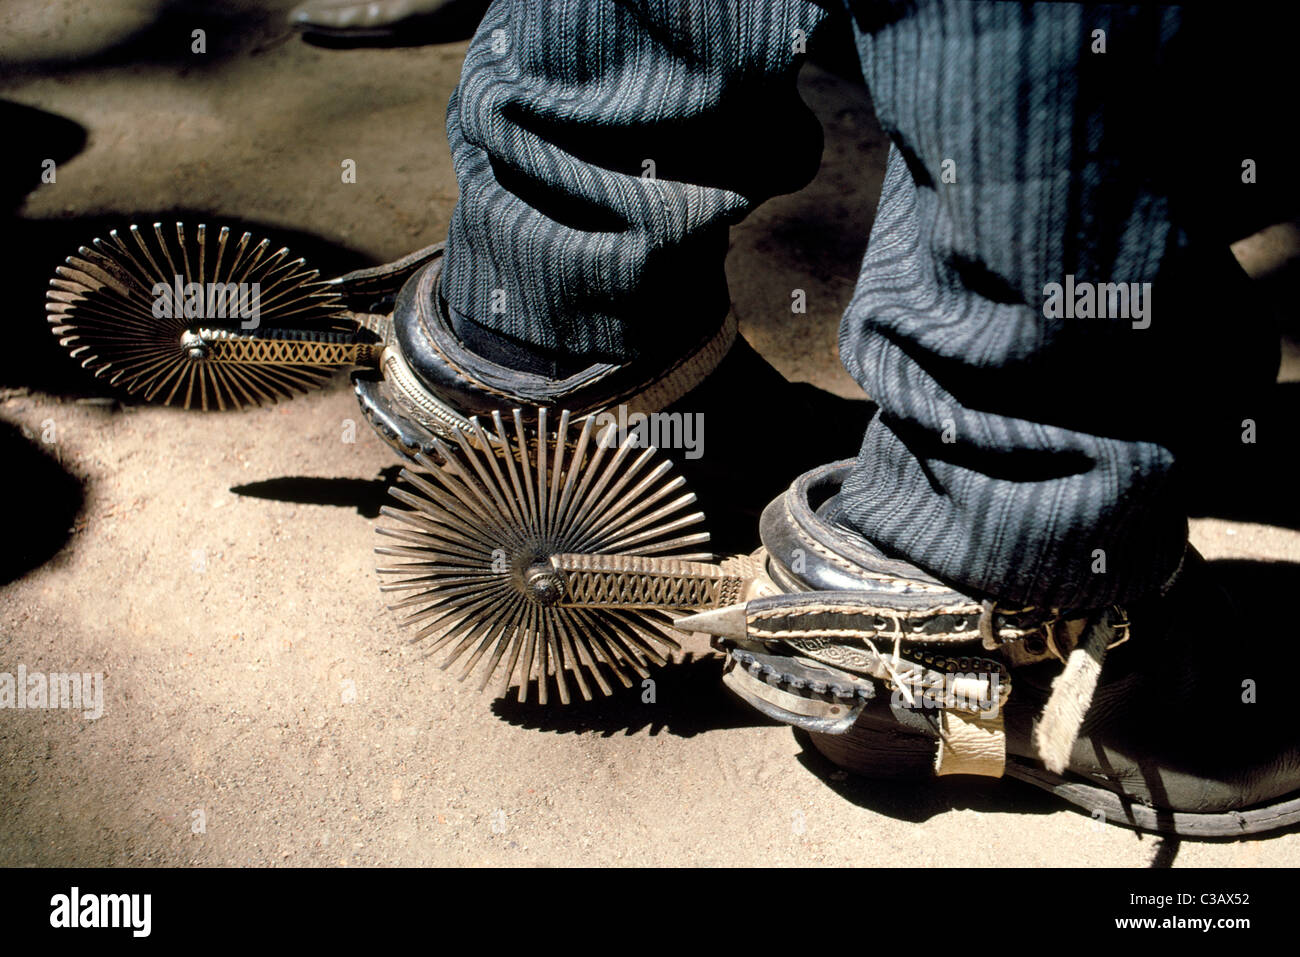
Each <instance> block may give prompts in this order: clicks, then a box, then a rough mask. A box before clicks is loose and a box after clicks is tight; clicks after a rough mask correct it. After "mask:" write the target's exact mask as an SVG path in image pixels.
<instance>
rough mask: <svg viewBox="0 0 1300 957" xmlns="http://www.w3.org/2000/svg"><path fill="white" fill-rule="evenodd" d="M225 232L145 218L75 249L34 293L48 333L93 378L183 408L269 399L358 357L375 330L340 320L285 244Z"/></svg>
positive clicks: (330, 291) (327, 287)
mask: <svg viewBox="0 0 1300 957" xmlns="http://www.w3.org/2000/svg"><path fill="white" fill-rule="evenodd" d="M232 236H233V234H232V233H231V232H230V230H229V229H228V228H226V227H222V228H221V229H220V230H219V231H218V232H217V233H216V236H215V237H211V236H210V235H209V231H208V228H207V227H206V226H204V225H200V226H199V227H198V228H197V230H196V231H195V235H194V237H193V238H192V239H191V238H190V237H189V236H188V235H187V233H186V231H185V226H184V225H183V224H182V223H176V228H175V234H174V235H169V234H168V232H166V231H164V229H163V225H162V223H154V224H153V229H152V231H151V232H148V233H147V232H145V231H142V230H141V229H140V228H139V227H138V226H131V227H130V228H129V229H128V230H127V231H126V238H124V237H123V236H122V235H121V234H119V233H118V231H117V230H112V231H111V232H109V234H108V238H107V239H96V240H94V242H93V243H92V244H91V246H90V247H86V246H82V247H80V248H79V249H78V250H77V255H76V256H69V257H68V258H67V260H66V262H65V265H62V266H59V267H58V269H57V270H56V276H55V278H53V279H52V280H50V289H49V290H48V291H47V293H46V312H47V313H48V319H49V321H50V323H51V324H52V325H53V327H54V333H55V335H57V336H59V341H60V343H61V344H62V345H64V346H66V347H67V348H68V349H69V350H70V351H71V354H72V356H73V357H74V358H77V359H79V360H81V365H82V366H83V367H84V368H86V369H88V370H90V371H91V372H92V373H94V374H95V375H96V376H100V377H107V379H108V380H109V381H110V382H111V383H113V384H114V385H116V386H119V387H121V388H123V389H125V390H126V391H127V392H128V393H131V394H135V393H142V394H143V395H144V398H145V399H147V400H157V401H161V402H164V403H167V404H173V403H178V404H181V405H183V406H185V407H186V408H189V407H191V406H198V407H200V408H203V409H209V408H216V409H228V408H241V407H243V406H247V405H260V404H262V403H264V402H274V401H275V400H277V399H279V398H289V397H292V396H293V395H294V394H296V393H300V392H305V391H307V390H309V389H312V388H315V387H318V386H320V385H321V384H323V383H324V382H325V381H326V380H327V379H328V377H329V374H330V372H331V371H332V369H333V368H334V367H336V366H338V365H344V364H350V363H352V362H356V361H362V359H363V356H364V357H365V358H366V360H369V359H370V357H371V353H372V351H373V350H371V349H369V348H362V345H363V344H365V343H368V342H373V341H374V338H375V337H374V335H373V334H372V333H370V332H368V331H364V330H360V329H359V327H358V324H357V323H356V322H354V321H351V320H350V319H349V318H348V316H347V315H346V314H345V312H344V309H343V304H342V300H341V299H340V297H339V294H338V289H337V287H336V286H334V285H331V284H328V283H326V282H323V281H321V280H320V279H319V275H320V273H319V271H318V270H314V269H307V268H306V266H305V264H304V261H303V260H302V259H301V258H299V259H291V258H290V257H289V250H288V249H287V248H281V249H279V250H276V251H275V252H271V251H270V250H271V244H270V241H269V240H266V239H263V240H261V241H260V242H254V241H253V237H252V236H251V235H250V234H249V233H244V234H243V235H242V236H240V237H239V238H238V239H237V240H234V241H233V242H232ZM210 240H211V241H210ZM331 336H332V337H333V338H331ZM342 340H348V341H347V342H344V341H342Z"/></svg>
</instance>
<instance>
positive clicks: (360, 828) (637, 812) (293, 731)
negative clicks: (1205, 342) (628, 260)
mask: <svg viewBox="0 0 1300 957" xmlns="http://www.w3.org/2000/svg"><path fill="white" fill-rule="evenodd" d="M209 6H210V5H208V4H201V3H197V2H180V3H162V2H157V0H153V2H144V0H136V2H132V0H112V2H109V0H105V2H101V3H97V4H86V3H84V2H73V0H11V2H9V3H6V4H5V5H4V6H3V7H2V8H0V100H2V101H9V104H8V105H5V110H6V112H5V114H4V115H5V117H6V118H7V120H8V122H7V123H6V127H7V128H8V130H9V131H10V134H11V135H10V138H9V139H8V141H7V143H6V145H5V153H6V158H5V160H4V162H5V163H6V164H12V168H8V169H6V170H5V172H6V173H7V174H8V175H5V176H4V177H3V180H2V183H3V185H2V186H0V189H2V190H3V191H4V192H3V195H4V198H5V199H6V200H8V201H9V202H7V204H6V207H5V210H4V214H5V216H6V219H5V226H4V228H5V230H6V231H7V236H6V238H7V243H6V257H5V258H6V261H5V263H4V265H3V267H0V268H3V271H4V272H3V279H4V282H5V284H6V286H5V287H6V288H7V289H10V290H13V298H11V300H10V302H11V309H10V311H9V315H8V317H7V319H8V322H7V328H8V329H9V332H10V336H11V345H12V348H11V349H10V350H9V351H8V354H7V355H6V356H5V358H4V359H3V361H2V362H0V374H2V376H3V378H0V387H2V389H3V391H0V420H3V421H2V423H0V456H3V462H4V465H5V469H4V473H5V483H6V485H5V492H6V493H7V494H6V499H5V501H6V503H7V508H8V510H9V513H10V515H9V521H7V522H6V523H5V527H6V529H7V531H6V534H5V538H4V549H5V550H6V552H7V553H8V554H7V555H6V558H5V560H4V561H5V564H4V569H3V570H4V575H3V576H2V577H0V582H7V584H3V586H2V587H0V671H8V672H14V671H16V669H17V667H18V665H19V664H22V665H24V666H25V667H26V668H27V669H28V671H74V670H75V671H81V672H102V673H103V675H104V680H105V686H104V713H103V716H102V717H100V718H99V719H97V720H86V719H84V718H83V717H82V716H81V715H79V714H73V713H69V712H67V711H13V710H8V711H3V712H0V865H27V864H34V865H91V866H98V865H142V864H166V865H187V864H202V865H218V864H220V865H231V864H234V865H242V864H249V865H344V866H347V865H452V864H508V865H531V864H549V865H611V864H650V865H676V864H706V865H757V864H778V865H795V864H829V865H846V864H847V865H918V866H929V865H943V866H961V867H966V866H973V865H1031V866H1032V865H1054V866H1091V865H1117V864H1118V865H1128V866H1134V867H1144V866H1167V865H1170V864H1172V865H1174V866H1184V865H1202V866H1207V865H1208V866H1224V867H1239V866H1259V865H1293V864H1296V863H1298V862H1300V835H1297V834H1294V833H1293V834H1288V835H1283V836H1281V837H1276V838H1273V839H1269V840H1263V841H1253V842H1243V843H1195V842H1182V843H1180V842H1177V841H1170V840H1158V839H1153V838H1151V837H1149V836H1145V837H1144V836H1140V835H1137V834H1134V833H1132V832H1129V831H1126V830H1122V829H1119V828H1115V827H1099V826H1097V825H1095V824H1094V822H1093V821H1091V820H1090V819H1089V818H1088V817H1087V816H1086V815H1082V814H1079V813H1077V812H1075V811H1073V810H1070V809H1068V808H1066V807H1064V806H1063V805H1060V804H1058V803H1057V802H1055V801H1053V800H1052V799H1050V798H1049V797H1047V796H1044V795H1042V794H1040V793H1039V792H1037V791H1036V790H1034V789H1032V788H1030V787H1028V786H1025V785H1022V784H1019V783H1017V782H1014V781H995V782H985V781H979V780H948V781H945V782H943V783H936V784H933V785H927V786H924V787H921V786H917V785H909V786H906V787H904V786H890V785H881V784H877V783H870V782H865V781H859V780H856V779H853V778H849V777H848V776H846V775H844V774H843V773H840V772H836V771H835V770H834V769H833V768H831V767H828V766H827V765H826V764H825V762H824V761H822V760H821V759H819V758H818V756H817V755H816V754H815V753H814V752H812V751H811V749H810V747H809V746H808V745H807V743H806V741H805V740H803V739H801V737H800V736H798V735H796V734H795V733H793V732H792V731H791V730H790V729H789V728H786V727H784V726H779V725H772V724H768V723H766V722H765V721H763V720H762V719H760V718H758V717H757V716H756V715H755V714H753V713H752V712H749V711H747V710H745V709H743V708H742V707H740V706H738V705H736V704H733V703H732V702H731V701H730V700H729V699H728V697H727V696H726V694H725V693H724V691H723V689H722V686H721V684H720V681H719V674H720V661H719V660H718V659H717V658H716V657H715V656H714V655H713V654H712V653H711V652H710V651H709V649H708V648H707V646H706V645H705V644H703V643H696V644H693V645H691V646H690V647H689V649H688V654H687V655H686V656H685V658H684V660H683V661H682V662H680V663H678V664H677V665H675V666H673V667H671V668H668V669H665V670H663V671H662V672H661V673H660V674H659V675H658V676H657V678H658V685H657V695H656V700H655V701H654V702H653V703H642V700H641V694H640V689H634V690H633V691H632V692H629V693H627V694H625V695H622V696H618V697H616V698H614V699H611V700H608V701H604V702H600V703H596V704H592V705H587V706H578V707H573V708H570V709H568V710H564V711H557V710H554V709H542V708H539V707H537V706H535V705H531V706H529V705H519V704H516V703H514V701H513V700H512V699H511V700H506V699H502V700H493V699H492V698H490V697H485V696H480V695H479V694H477V693H475V692H474V691H473V689H472V688H470V687H468V686H467V685H461V684H459V683H457V681H456V680H455V678H454V675H453V674H450V673H446V672H443V671H441V670H439V668H438V667H437V661H436V659H431V658H429V657H427V656H426V655H425V653H424V652H423V651H422V650H421V648H420V646H418V645H410V644H407V643H406V641H405V635H404V633H403V632H401V631H400V630H399V629H398V627H397V625H396V623H395V619H394V616H393V615H392V614H391V613H390V612H388V611H387V610H386V609H385V608H384V604H383V601H382V600H381V595H380V593H379V591H378V589H377V584H378V583H377V578H376V575H375V573H374V571H373V568H374V564H375V562H374V556H373V554H372V551H371V549H372V547H373V546H374V544H375V540H376V536H375V534H374V532H373V530H372V520H373V519H374V517H375V515H376V514H377V510H378V507H379V505H380V504H381V503H382V502H383V501H384V500H385V497H384V494H383V489H384V485H385V476H389V475H391V474H392V471H391V470H392V468H393V466H394V465H395V464H396V460H395V458H394V456H393V455H392V454H391V453H390V452H389V451H388V449H387V447H386V446H384V445H383V444H382V443H381V442H380V441H379V440H378V439H377V438H376V437H375V436H374V435H372V434H371V433H370V432H369V430H368V429H367V428H366V427H365V425H364V424H363V423H362V422H361V420H360V417H359V415H358V413H357V409H356V404H355V401H354V399H353V397H352V394H351V392H350V389H349V388H348V385H347V383H346V381H345V380H344V379H341V378H340V379H339V380H337V381H336V382H335V383H334V385H333V386H332V387H331V388H329V389H327V390H324V391H322V392H319V393H315V394H313V395H310V396H308V397H306V398H302V399H298V400H295V401H293V402H291V403H285V404H281V405H278V406H275V407H271V408H264V409H258V410H254V411H248V412H242V413H233V414H210V415H202V414H196V413H187V412H184V411H181V410H177V409H168V408H156V407H152V406H147V405H143V404H140V403H136V402H133V401H126V402H119V401H116V400H114V399H113V398H112V397H111V393H109V392H108V391H106V390H105V389H104V388H103V387H102V386H100V385H99V384H97V383H94V382H87V381H85V380H84V379H83V378H81V376H80V375H79V370H77V369H76V368H75V367H74V366H73V365H72V364H71V363H69V362H67V360H66V359H65V358H64V357H63V356H62V355H59V354H58V350H57V346H56V345H55V344H54V343H53V342H52V338H53V337H51V336H50V335H49V333H48V331H47V330H46V328H45V327H46V323H45V320H44V316H43V310H42V296H43V291H44V287H45V282H46V279H47V278H48V276H49V275H50V274H51V273H52V270H53V267H54V266H55V265H56V264H57V263H58V262H59V260H60V259H61V257H62V256H64V255H67V254H70V253H72V252H74V251H75V249H76V247H77V246H78V245H80V244H82V243H86V242H88V240H89V239H90V238H91V237H93V236H96V235H100V234H102V232H103V231H104V229H105V228H107V227H110V226H120V225H124V224H126V223H129V222H133V221H139V222H152V221H153V220H154V219H173V218H184V219H186V221H190V222H200V221H204V222H207V223H209V224H218V223H230V224H238V225H246V226H248V227H249V228H255V231H258V232H261V233H264V234H270V235H272V236H274V237H275V238H277V239H279V240H281V241H283V242H285V243H287V244H288V245H290V246H291V247H292V248H293V249H294V251H295V252H301V253H303V254H306V255H308V256H309V257H310V259H311V261H312V262H313V264H315V265H318V266H320V268H321V269H322V270H323V271H324V272H326V273H329V274H333V273H335V272H338V271H342V270H343V269H346V268H350V267H353V266H357V265H362V264H368V263H374V262H382V261H385V260H388V259H392V258H395V257H397V256H399V255H401V254H403V253H406V252H408V251H410V250H412V249H414V248H416V247H418V246H421V245H424V244H427V243H431V242H435V241H438V240H439V239H441V238H442V237H443V235H444V232H445V229H446V226H447V222H448V218H449V215H450V212H451V208H452V205H453V203H454V200H455V196H456V187H455V181H454V178H453V176H452V171H451V167H450V162H449V158H448V153H447V142H446V135H445V133H444V130H443V112H444V108H445V104H446V100H447V97H448V95H449V94H450V92H451V89H452V87H453V85H454V83H455V81H456V78H457V75H458V72H459V67H460V62H461V59H462V57H463V52H464V43H463V42H454V43H449V44H445V45H437V46H418V47H407V48H399V49H332V48H325V47H320V46H313V45H309V44H306V43H304V42H302V41H301V40H300V39H299V38H297V37H293V36H290V35H288V33H287V31H286V30H285V29H284V28H283V27H282V23H283V14H284V11H285V10H286V9H287V8H288V7H289V6H290V4H289V3H288V2H285V0H280V2H269V0H268V2H251V0H241V2H228V3H225V4H223V5H221V7H222V9H223V11H224V12H222V13H217V14H214V13H212V12H210V11H209V10H208V9H207V8H208V7H209ZM196 28H202V29H205V30H206V31H207V34H206V36H207V52H206V53H204V54H195V53H193V52H191V42H192V41H191V36H192V33H191V31H192V30H193V29H196ZM803 86H804V91H805V96H806V98H807V99H808V101H809V103H810V104H811V105H812V106H813V107H814V108H815V109H816V111H817V112H818V114H819V116H820V117H821V118H822V120H823V123H824V126H825V129H826V133H827V148H826V154H825V159H824V163H823V168H822V171H821V173H820V174H819V176H818V178H817V180H816V181H815V182H814V183H813V184H812V185H811V186H810V187H809V188H807V189H806V190H804V191H803V192H801V193H799V194H795V195H793V196H786V197H781V198H778V199H777V200H774V201H773V202H772V203H771V204H769V205H768V206H766V207H764V208H763V209H762V210H761V211H760V212H758V213H757V214H755V215H754V216H753V217H752V218H751V219H750V220H748V221H747V222H746V223H744V224H743V225H742V226H740V227H739V228H737V229H736V230H735V231H734V234H733V245H732V251H731V255H730V259H729V263H728V268H729V275H730V278H731V283H732V289H733V295H734V299H735V308H736V311H737V313H738V315H739V316H740V319H741V323H742V331H743V332H744V334H745V335H746V336H747V337H748V338H749V339H750V341H751V342H752V343H754V345H755V346H756V347H757V348H759V350H760V351H762V352H763V353H764V354H765V355H766V356H767V357H768V358H769V359H770V361H772V362H773V363H774V364H775V365H776V366H777V367H778V368H779V369H780V370H781V371H782V372H783V373H785V374H786V375H787V376H788V377H790V378H791V379H795V380H802V381H809V382H812V383H814V384H816V385H819V386H821V387H823V388H826V389H829V390H832V391H834V392H837V393H839V394H841V395H845V396H852V395H855V394H857V389H856V386H855V385H854V384H853V383H852V382H851V381H850V380H849V379H848V378H847V376H846V375H845V374H844V373H843V371H842V370H841V369H840V368H839V365H838V361H837V358H836V354H835V329H836V323H837V319H838V315H839V311H840V309H841V308H842V307H843V305H844V304H845V303H846V302H847V300H848V296H849V293H850V291H851V289H852V284H853V280H854V277H855V275H856V263H857V260H858V259H859V258H860V256H861V254H862V251H863V249H864V247H865V243H866V237H867V231H868V229H869V227H870V223H871V218H872V211H873V209H874V204H875V200H876V195H877V192H878V189H879V184H880V177H881V174H882V171H883V159H884V144H885V141H884V138H883V136H882V134H881V133H880V131H879V129H878V128H877V126H876V125H875V122H874V119H873V117H872V114H871V109H870V105H869V101H868V100H867V99H866V96H865V93H864V92H863V91H862V90H861V89H860V88H858V87H857V86H856V85H854V84H853V83H852V82H849V81H847V80H844V79H840V78H838V77H837V76H835V75H833V74H831V73H829V72H827V71H825V70H822V69H819V68H815V67H810V68H809V69H808V70H807V72H806V73H805V76H804V78H803ZM13 104H17V105H13ZM15 133H16V134H17V135H14V134H15ZM45 158H54V159H55V160H56V163H57V167H56V168H57V178H56V181H55V182H54V183H48V184H41V183H39V182H38V181H37V178H36V177H37V175H38V174H39V169H40V161H41V160H42V159H45ZM346 159H353V160H355V161H356V169H357V182H356V183H355V184H347V183H343V182H341V177H340V166H341V163H342V162H343V161H344V160H346ZM33 171H35V172H33ZM1296 235H1297V231H1296V229H1295V227H1294V226H1279V227H1276V228H1274V229H1272V230H1269V231H1268V232H1266V233H1264V234H1261V235H1258V236H1255V237H1252V238H1251V239H1250V240H1247V241H1245V242H1243V243H1240V244H1238V247H1237V249H1238V252H1239V255H1240V256H1241V257H1242V258H1243V261H1244V262H1245V263H1246V264H1247V265H1248V267H1249V268H1250V269H1251V270H1252V271H1253V272H1254V273H1256V274H1258V275H1259V276H1260V282H1261V283H1263V284H1268V285H1269V288H1270V290H1271V291H1272V292H1273V293H1275V294H1280V293H1279V290H1281V291H1288V290H1289V292H1288V294H1291V293H1293V291H1294V288H1293V287H1287V286H1285V284H1284V282H1283V279H1287V277H1290V276H1292V275H1293V273H1294V266H1295V264H1296V262H1297V259H1296V256H1297V253H1296V249H1297V246H1298V245H1300V244H1297V243H1296ZM1278 277H1282V279H1279V278H1278ZM795 287H800V288H805V289H806V290H807V292H808V303H809V316H808V317H807V320H806V321H805V322H803V323H802V324H800V325H799V326H798V327H797V328H792V326H791V323H790V322H789V321H788V320H789V310H788V303H789V290H790V289H792V288H795ZM1291 301H1293V300H1291ZM1287 355H1288V361H1287V363H1286V364H1285V366H1284V369H1283V376H1282V379H1283V382H1284V383H1290V382H1293V381H1295V380H1297V379H1300V373H1297V365H1300V363H1297V362H1296V361H1295V357H1296V350H1295V348H1294V346H1293V345H1291V344H1288V345H1287ZM1200 371H1201V370H1189V375H1196V374H1200ZM1292 421H1294V420H1292ZM349 423H352V424H353V425H354V426H356V432H355V442H349V441H346V438H347V437H348V434H349ZM1251 505H1253V503H1244V504H1243V505H1242V507H1240V508H1230V509H1225V510H1223V512H1222V513H1220V514H1217V515H1214V516H1213V517H1204V518H1198V519H1197V520H1196V521H1195V523H1194V529H1193V538H1194V541H1195V543H1196V544H1197V545H1198V546H1200V547H1201V549H1202V550H1203V551H1204V552H1205V553H1206V554H1207V555H1208V556H1209V557H1210V558H1212V559H1221V560H1226V561H1230V562H1236V563H1252V562H1253V563H1258V562H1269V563H1271V564H1270V565H1269V566H1268V567H1269V568H1270V569H1271V570H1272V572H1273V573H1277V574H1279V575H1281V576H1282V577H1283V578H1285V576H1286V575H1288V574H1289V575H1290V576H1291V577H1290V580H1291V581H1292V582H1294V580H1295V575H1294V570H1295V568H1296V567H1297V566H1295V565H1294V563H1295V562H1297V561H1300V531H1297V528H1298V527H1300V524H1297V523H1296V522H1294V521H1291V520H1278V519H1275V518H1273V517H1272V516H1271V515H1268V514H1264V513H1263V512H1261V511H1258V510H1253V509H1252V507H1250V506H1251ZM1225 516H1226V517H1225Z"/></svg>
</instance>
